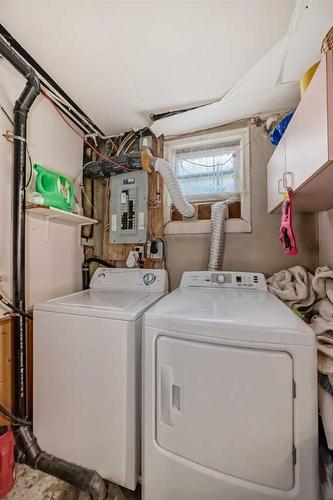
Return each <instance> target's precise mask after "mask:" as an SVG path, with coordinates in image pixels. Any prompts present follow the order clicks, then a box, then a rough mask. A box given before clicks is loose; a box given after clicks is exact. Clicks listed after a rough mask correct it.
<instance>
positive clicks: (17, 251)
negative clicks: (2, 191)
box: [0, 38, 40, 418]
mask: <svg viewBox="0 0 333 500" xmlns="http://www.w3.org/2000/svg"><path fill="white" fill-rule="evenodd" d="M0 54H1V55H3V56H4V57H5V58H6V59H7V60H8V61H9V62H10V63H11V64H13V66H14V67H15V68H16V69H17V70H18V71H19V72H20V73H21V74H22V75H23V76H24V77H25V78H26V80H27V82H26V85H25V87H24V89H23V91H22V93H21V95H20V97H19V98H18V99H17V101H16V103H15V106H14V165H13V193H12V233H13V271H12V273H13V274H12V285H13V304H14V306H15V307H17V308H18V309H21V310H25V177H26V149H27V144H26V139H27V116H28V113H29V110H30V107H31V105H32V103H33V102H34V100H35V99H36V97H37V96H38V94H39V92H40V88H39V80H38V78H37V76H36V74H35V73H34V71H33V70H32V69H31V68H30V66H28V65H27V64H26V63H25V62H24V61H23V60H22V59H21V58H20V57H19V56H18V55H17V54H16V52H15V51H14V50H13V49H12V48H11V47H10V46H9V45H8V44H7V43H6V42H4V41H3V40H2V39H1V38H0ZM25 322H26V320H25V319H24V318H23V317H22V316H21V315H20V316H15V317H14V322H13V344H14V345H13V347H14V404H13V407H14V408H13V410H14V413H15V414H16V416H17V417H19V418H26V417H27V383H26V381H27V373H26V370H27V368H26V366H27V364H26V355H27V354H26V323H25Z"/></svg>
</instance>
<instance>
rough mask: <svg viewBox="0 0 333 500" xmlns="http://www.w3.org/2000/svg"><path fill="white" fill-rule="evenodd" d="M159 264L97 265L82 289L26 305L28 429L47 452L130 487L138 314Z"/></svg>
mask: <svg viewBox="0 0 333 500" xmlns="http://www.w3.org/2000/svg"><path fill="white" fill-rule="evenodd" d="M167 288H168V280H167V274H166V271H164V270H147V269H133V270H131V269H105V268H99V269H97V271H96V272H95V274H94V276H93V278H92V280H91V283H90V289H89V290H84V291H82V292H78V293H74V294H72V295H68V296H66V297H61V298H58V299H55V300H51V301H48V302H44V303H41V304H37V305H35V307H34V363H33V364H34V372H33V374H34V384H33V385H34V407H33V416H34V431H35V434H36V436H37V438H38V440H39V444H40V446H41V447H42V448H43V449H44V450H46V451H47V452H49V453H51V454H53V455H56V456H59V457H60V458H64V459H66V460H69V461H71V462H74V463H76V464H79V465H82V466H85V467H88V468H90V469H95V470H97V471H98V472H99V473H100V474H101V476H102V477H104V478H105V479H108V480H110V481H113V482H115V483H117V484H120V485H123V486H126V487H127V488H130V489H135V487H136V483H137V479H138V476H139V474H140V468H141V467H140V465H141V464H140V426H141V418H140V417H141V397H140V395H141V332H142V324H141V321H142V315H143V313H144V312H145V311H146V310H147V309H148V308H149V307H150V306H151V305H152V304H154V303H155V302H156V301H158V300H159V299H160V298H161V297H162V296H163V295H164V294H165V293H166V292H167Z"/></svg>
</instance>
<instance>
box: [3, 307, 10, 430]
mask: <svg viewBox="0 0 333 500" xmlns="http://www.w3.org/2000/svg"><path fill="white" fill-rule="evenodd" d="M12 393H13V374H12V319H11V317H4V318H0V403H1V404H2V405H3V406H5V408H7V409H8V410H11V409H12V403H13V394H12ZM0 424H1V425H8V424H9V421H8V420H7V419H5V418H4V417H2V416H1V415H0Z"/></svg>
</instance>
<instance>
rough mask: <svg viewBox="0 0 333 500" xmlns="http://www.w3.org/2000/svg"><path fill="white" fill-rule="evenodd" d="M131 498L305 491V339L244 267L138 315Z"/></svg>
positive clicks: (311, 396) (310, 341)
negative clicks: (136, 481) (138, 422)
mask: <svg viewBox="0 0 333 500" xmlns="http://www.w3.org/2000/svg"><path fill="white" fill-rule="evenodd" d="M143 340H144V353H143V354H144V379H143V383H144V392H143V397H144V403H143V412H144V413H143V500H170V499H172V500H282V499H283V500H284V499H285V500H287V499H288V500H291V499H297V500H317V499H318V498H319V481H318V436H317V378H316V342H315V336H314V333H313V331H312V330H311V329H310V328H309V327H308V326H307V325H306V324H305V323H304V322H303V321H302V320H301V319H300V318H299V317H297V316H296V315H295V314H294V313H293V312H292V311H291V310H290V309H288V308H287V307H286V306H285V305H284V304H283V303H282V302H280V301H279V300H278V299H277V298H275V297H273V296H272V295H271V294H270V293H269V292H268V291H267V288H266V283H265V279H264V276H263V275H261V274H256V273H234V272H187V273H184V275H183V278H182V282H181V286H180V288H178V289H177V290H175V291H173V292H172V293H170V294H169V295H167V296H166V297H165V298H163V299H162V300H161V301H160V302H158V304H156V305H155V306H153V307H152V308H151V309H150V310H149V311H148V312H147V313H146V314H145V316H144V339H143Z"/></svg>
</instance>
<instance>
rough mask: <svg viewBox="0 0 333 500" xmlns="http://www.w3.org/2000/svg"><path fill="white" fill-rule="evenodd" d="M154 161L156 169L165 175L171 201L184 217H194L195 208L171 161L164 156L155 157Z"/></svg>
mask: <svg viewBox="0 0 333 500" xmlns="http://www.w3.org/2000/svg"><path fill="white" fill-rule="evenodd" d="M153 163H154V169H155V171H156V172H159V173H160V174H161V176H162V177H163V180H164V182H165V185H166V187H167V190H168V192H169V195H170V198H171V201H172V203H173V204H174V205H175V207H176V208H177V210H178V212H179V213H181V214H182V215H183V216H184V217H193V216H194V215H195V208H194V206H193V205H192V203H189V202H188V201H187V200H186V198H185V196H184V195H183V193H182V190H181V187H180V184H179V181H178V179H177V177H176V176H175V173H174V171H173V170H172V167H171V165H170V163H169V162H168V161H166V160H164V159H163V158H154V159H153Z"/></svg>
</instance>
